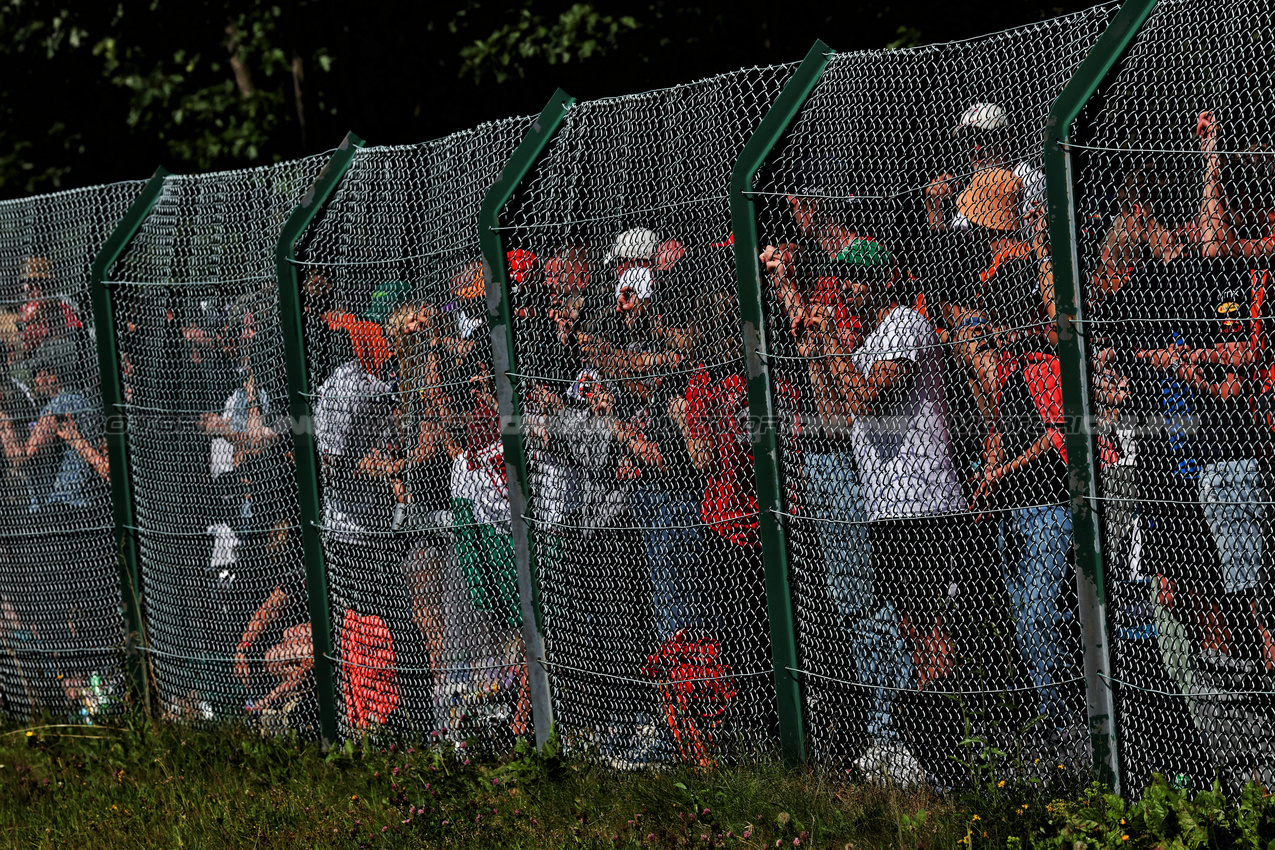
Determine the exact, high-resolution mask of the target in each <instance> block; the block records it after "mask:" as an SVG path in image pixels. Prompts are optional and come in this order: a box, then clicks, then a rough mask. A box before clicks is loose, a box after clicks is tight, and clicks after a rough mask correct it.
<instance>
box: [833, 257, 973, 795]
mask: <svg viewBox="0 0 1275 850" xmlns="http://www.w3.org/2000/svg"><path fill="white" fill-rule="evenodd" d="M847 252H848V253H847ZM847 252H843V256H845V258H846V260H847V262H849V263H850V267H851V269H853V279H852V280H851V281H850V293H851V298H852V302H853V309H854V311H855V313H856V314H857V315H858V316H859V317H860V321H861V322H862V325H863V331H864V333H865V334H866V336H865V337H864V338H863V340H862V342H860V343H859V345H858V346H857V347H856V348H855V349H854V350H853V351H851V352H848V353H843V354H842V355H841V356H834V357H833V358H832V359H831V363H830V368H831V371H832V373H833V377H834V379H835V380H836V382H837V384H838V385H839V387H840V391H841V395H842V396H843V397H844V398H845V400H846V404H847V408H848V412H849V415H850V417H851V419H852V425H851V442H852V446H853V450H854V457H855V463H856V465H857V467H858V471H859V481H860V486H861V492H862V498H863V509H864V512H865V514H866V519H867V529H868V538H869V543H870V549H871V553H872V555H871V557H872V574H873V579H874V582H875V584H876V586H877V588H878V593H879V595H881V596H883V597H885V598H886V599H887V600H888V601H887V602H886V605H885V607H884V608H883V609H882V611H888V612H890V613H891V614H892V615H893V616H896V617H897V618H898V619H897V626H898V630H899V633H900V635H901V637H902V638H903V640H904V642H905V644H906V645H907V646H908V648H909V649H910V650H911V661H912V665H907V666H909V667H912V668H913V669H915V676H916V686H917V688H918V689H923V688H924V687H925V686H926V685H927V684H929V683H931V682H933V681H934V680H935V679H938V678H941V677H942V676H944V675H946V674H947V673H949V672H950V671H951V670H952V668H953V666H954V660H953V659H954V650H953V646H952V638H951V636H950V633H949V630H948V626H947V624H945V623H944V620H943V612H944V610H945V609H946V608H947V607H948V605H949V604H950V598H951V596H952V594H953V588H954V583H953V581H952V574H951V570H952V568H953V557H954V553H953V551H952V550H953V549H954V545H955V543H956V539H955V538H954V537H953V535H952V534H951V533H950V529H948V528H947V527H946V523H948V522H950V520H948V519H947V518H946V517H945V516H944V515H945V514H954V513H960V512H962V511H963V510H964V508H965V505H964V500H963V499H962V496H961V489H960V485H959V483H958V481H957V477H956V471H955V468H954V467H953V464H952V451H951V439H950V437H949V433H948V427H947V400H946V397H945V395H944V391H943V360H942V350H941V348H940V346H939V339H938V336H937V334H936V333H935V331H934V328H933V327H931V325H930V323H929V321H928V320H927V319H926V318H925V317H924V316H922V315H921V314H920V313H918V312H917V311H915V310H913V309H910V308H908V307H903V306H901V305H900V304H899V302H898V300H897V297H896V294H895V284H896V281H897V279H898V271H897V268H896V267H895V264H894V262H893V258H892V257H891V255H890V252H889V251H888V250H886V249H885V248H884V247H883V246H882V245H881V244H880V243H879V242H875V241H873V240H870V239H857V240H855V241H854V242H852V243H851V244H850V246H849V248H848V249H847ZM936 567H937V568H938V571H937V574H936V570H935V568H936ZM877 616H878V617H879V616H880V612H878V614H877ZM880 649H881V650H885V649H888V647H882V648H880ZM908 678H909V680H910V679H911V675H910V670H909V676H908ZM894 725H896V726H897V724H894ZM896 734H897V733H896ZM859 766H860V768H861V769H863V770H864V772H865V773H876V772H884V773H886V774H887V775H890V776H895V775H899V774H902V775H909V774H912V775H914V774H915V773H917V772H919V770H920V766H919V763H917V762H916V759H915V757H914V756H913V755H912V754H911V752H910V751H908V750H907V748H906V747H905V746H904V745H903V744H902V743H901V742H900V741H898V740H897V737H895V736H890V737H887V738H885V739H882V740H878V741H876V742H874V743H873V745H872V746H871V747H870V748H869V750H868V752H867V753H866V754H865V755H864V756H863V757H862V758H861V759H860V760H859Z"/></svg>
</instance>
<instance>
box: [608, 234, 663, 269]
mask: <svg viewBox="0 0 1275 850" xmlns="http://www.w3.org/2000/svg"><path fill="white" fill-rule="evenodd" d="M659 248H660V237H659V236H657V235H656V233H655V231H654V230H648V229H647V228H645V227H632V228H629V229H628V230H626V231H624V232H623V233H621V234H620V235H619V236H617V237H616V238H615V244H614V245H612V246H611V250H610V251H607V256H606V260H604V262H607V263H611V262H614V261H616V260H653V259H655V252H656V251H658V250H659Z"/></svg>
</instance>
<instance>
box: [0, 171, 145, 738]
mask: <svg viewBox="0 0 1275 850" xmlns="http://www.w3.org/2000/svg"><path fill="white" fill-rule="evenodd" d="M141 185H142V184H141V183H140V182H128V183H116V184H112V185H109V186H95V187H92V188H89V189H79V190H76V191H71V192H61V193H58V194H54V195H44V196H41V197H35V198H28V199H25V200H21V201H8V202H5V203H2V204H0V344H2V347H0V353H2V354H3V356H4V372H5V375H4V377H3V379H0V381H2V383H0V445H2V446H3V454H2V456H0V468H3V470H4V483H3V487H2V490H0V710H3V711H4V712H5V713H6V714H7V715H8V716H10V717H22V718H30V717H35V716H38V715H39V714H40V713H41V712H45V711H47V712H49V713H50V714H51V715H53V716H55V717H59V718H65V717H70V718H73V719H76V720H83V721H84V722H90V723H91V722H93V720H94V719H95V718H97V717H99V716H102V715H104V714H108V713H111V712H113V711H114V710H115V709H117V708H119V707H122V705H123V697H124V692H125V690H126V688H125V687H124V673H123V665H122V663H121V661H122V657H121V654H120V650H121V646H122V641H123V624H122V623H121V620H120V613H119V602H120V592H119V573H118V570H117V567H116V562H115V544H114V539H113V529H114V525H113V521H112V518H111V505H110V497H109V487H108V484H107V475H108V470H107V465H106V450H105V432H104V430H103V427H102V409H101V395H100V385H99V382H98V370H97V353H96V350H95V349H94V334H93V316H92V303H91V299H90V296H89V287H88V283H89V273H90V270H91V268H92V265H93V258H94V256H95V255H96V253H97V251H98V249H99V248H100V247H101V245H102V243H103V241H105V239H106V237H107V236H109V235H110V233H111V231H112V230H113V229H114V228H115V225H116V224H117V223H118V222H119V220H120V219H121V218H122V217H123V215H124V212H125V210H127V209H128V205H129V203H130V202H131V201H132V200H133V198H135V197H136V196H137V193H138V191H139V190H140V188H141Z"/></svg>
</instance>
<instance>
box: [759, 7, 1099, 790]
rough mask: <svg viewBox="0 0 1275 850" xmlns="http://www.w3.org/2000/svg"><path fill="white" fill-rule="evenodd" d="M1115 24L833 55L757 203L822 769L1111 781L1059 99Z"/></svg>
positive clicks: (803, 638) (804, 648)
mask: <svg viewBox="0 0 1275 850" xmlns="http://www.w3.org/2000/svg"><path fill="white" fill-rule="evenodd" d="M1112 11H1113V7H1112V6H1110V5H1108V6H1102V7H1098V8H1095V9H1092V10H1089V11H1086V12H1083V13H1080V14H1077V15H1073V16H1070V17H1065V18H1059V19H1056V20H1052V21H1049V22H1046V23H1042V24H1038V25H1034V26H1029V27H1024V28H1021V29H1016V30H1011V31H1008V32H1002V33H999V34H995V35H991V36H987V37H985V38H979V39H975V40H971V41H965V42H956V43H951V44H943V45H935V46H930V47H922V48H917V49H914V50H898V51H877V52H868V53H855V54H847V55H841V56H836V57H834V58H833V59H832V60H831V62H830V64H829V66H828V68H827V69H826V71H825V72H824V74H823V76H822V78H821V79H820V81H819V83H818V85H817V87H816V88H815V90H814V91H813V92H812V94H811V97H810V98H809V100H808V101H807V102H806V104H805V106H804V107H803V109H802V111H801V112H800V114H799V115H798V117H797V118H796V120H795V121H794V123H793V125H792V128H791V130H790V132H789V135H788V138H787V139H786V140H785V141H784V142H783V143H781V144H780V146H779V147H778V148H777V149H776V151H775V153H774V154H773V156H772V157H771V160H770V162H769V163H768V164H767V166H766V167H764V168H763V170H762V172H761V174H760V177H759V179H758V181H757V185H756V193H757V194H756V196H755V197H756V200H757V203H758V216H759V228H760V233H761V240H762V244H763V246H764V247H765V253H764V254H763V262H764V266H765V268H766V278H767V282H766V301H767V324H768V329H769V330H768V341H769V351H770V355H769V356H770V358H771V362H770V369H771V375H772V381H773V390H772V391H773V397H774V402H775V408H776V414H777V418H778V422H777V423H776V425H777V428H778V430H779V433H780V435H781V454H782V468H783V476H784V481H785V492H784V501H785V513H786V515H787V516H786V518H785V522H786V528H787V536H788V545H789V550H790V555H789V562H790V565H791V566H790V570H791V581H792V587H793V595H794V606H795V609H796V618H797V628H798V637H799V650H800V664H801V668H802V669H801V676H802V685H803V690H804V694H805V698H806V710H807V717H808V725H807V731H808V734H809V738H810V742H811V746H812V748H813V751H814V757H815V758H816V759H817V760H818V761H820V762H821V763H823V764H824V765H826V766H829V767H833V768H837V769H846V770H850V771H851V772H852V773H859V774H862V775H866V776H869V777H872V776H880V775H885V776H888V777H890V778H892V779H894V780H896V781H899V782H902V783H914V782H919V781H925V779H926V778H928V779H929V780H930V781H934V782H937V783H938V784H939V785H940V786H951V785H955V784H959V783H961V782H962V781H968V776H966V775H965V772H966V771H967V770H968V769H969V768H968V767H967V766H964V765H962V763H961V762H962V761H964V762H966V763H967V764H969V763H970V759H972V758H976V757H977V756H978V751H979V750H980V749H981V746H982V744H978V745H974V746H971V745H970V744H968V743H967V744H964V745H962V744H961V743H960V742H961V741H962V739H967V740H968V739H971V738H981V739H983V740H984V741H985V742H986V743H989V744H991V745H992V746H995V747H997V748H999V749H1001V750H1003V751H1005V752H1006V753H1008V755H1007V756H1005V757H1004V758H1003V759H998V761H1000V762H1001V763H1002V764H1003V765H1005V766H1006V767H1010V766H1013V765H1016V764H1021V765H1022V769H1023V771H1024V772H1025V773H1027V774H1028V775H1038V776H1041V777H1045V776H1048V775H1049V773H1050V771H1053V772H1054V773H1055V774H1056V773H1058V765H1059V764H1071V765H1072V766H1074V767H1080V768H1084V767H1085V766H1087V763H1088V753H1087V747H1086V745H1087V734H1086V731H1087V724H1086V722H1085V716H1084V706H1083V699H1082V697H1081V684H1080V675H1081V671H1080V640H1079V630H1078V626H1077V622H1076V616H1075V610H1076V598H1075V583H1074V579H1073V576H1072V566H1071V562H1072V559H1071V545H1072V544H1071V521H1070V515H1069V511H1068V508H1067V507H1066V484H1065V481H1066V478H1065V461H1064V454H1063V444H1062V431H1061V429H1060V426H1061V413H1062V410H1061V396H1060V387H1059V383H1058V374H1059V366H1058V359H1057V357H1056V356H1055V353H1054V347H1055V344H1056V340H1055V339H1054V338H1053V337H1052V334H1051V332H1050V329H1049V318H1050V315H1051V313H1052V301H1051V298H1050V294H1049V292H1048V291H1046V278H1045V277H1044V273H1043V271H1042V270H1043V269H1046V268H1047V265H1046V264H1045V263H1044V262H1043V260H1042V258H1043V257H1045V256H1046V255H1047V246H1046V245H1045V241H1044V237H1043V224H1044V221H1043V199H1044V177H1043V173H1042V171H1041V137H1042V131H1043V128H1044V121H1045V117H1046V114H1047V113H1048V110H1049V107H1050V105H1051V104H1052V102H1053V100H1054V99H1055V98H1056V97H1057V95H1058V93H1059V92H1060V91H1061V90H1062V88H1063V86H1064V85H1065V84H1066V83H1067V81H1068V80H1069V79H1070V77H1071V74H1072V72H1073V71H1074V69H1075V68H1076V66H1077V65H1078V64H1079V62H1080V61H1081V59H1083V58H1084V56H1085V54H1086V53H1087V52H1088V50H1089V48H1090V47H1091V46H1092V45H1093V43H1094V41H1095V39H1096V38H1097V36H1098V35H1099V34H1100V33H1101V32H1102V30H1103V28H1104V27H1105V25H1106V23H1107V21H1108V20H1109V18H1110V16H1111V14H1112Z"/></svg>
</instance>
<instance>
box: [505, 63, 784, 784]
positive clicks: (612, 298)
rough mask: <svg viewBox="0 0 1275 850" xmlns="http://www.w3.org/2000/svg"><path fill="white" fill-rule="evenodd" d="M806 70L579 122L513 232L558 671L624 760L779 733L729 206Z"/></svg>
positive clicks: (548, 621) (571, 738) (510, 216)
mask: <svg viewBox="0 0 1275 850" xmlns="http://www.w3.org/2000/svg"><path fill="white" fill-rule="evenodd" d="M791 71H792V68H791V67H775V68H756V69H750V70H746V71H741V72H738V73H735V74H728V75H724V76H721V77H715V78H712V79H708V80H704V81H701V82H698V83H693V84H690V85H684V86H678V87H675V88H671V89H666V90H662V91H655V92H649V93H646V94H641V95H635V96H630V97H622V98H615V99H610V100H601V101H593V102H589V103H582V104H579V105H576V106H574V107H572V108H571V109H570V110H568V112H567V115H566V118H565V120H564V122H563V126H562V128H561V129H560V130H559V131H558V133H557V135H556V137H555V138H554V140H553V142H552V143H551V147H550V149H549V151H548V152H547V154H546V155H545V157H544V159H543V160H542V161H541V163H540V164H539V166H538V167H537V168H536V169H535V171H534V172H533V173H532V174H531V175H529V177H528V178H527V180H526V181H525V189H524V191H523V193H522V195H521V196H520V197H517V198H515V200H514V202H513V203H512V204H511V209H510V210H509V211H507V213H506V215H505V216H504V217H503V218H502V221H503V222H506V224H503V225H502V231H503V232H502V236H503V238H504V244H505V245H506V246H507V247H508V248H511V249H512V250H513V253H512V255H511V265H512V268H511V275H512V277H513V279H514V280H513V289H512V302H511V308H512V313H513V331H512V333H513V335H514V338H515V345H516V348H517V353H518V368H519V370H520V372H521V373H522V374H520V375H518V376H516V378H515V385H516V388H517V393H518V394H519V396H520V398H521V399H522V400H523V411H524V420H523V421H524V428H523V432H524V433H523V438H524V439H525V440H526V444H527V450H528V456H529V460H528V463H529V466H530V470H529V475H530V490H531V492H530V494H529V502H530V516H529V517H528V521H529V523H530V529H531V536H532V539H533V541H534V559H535V566H536V570H537V582H538V585H539V587H540V592H541V598H540V602H541V606H542V611H543V617H544V640H545V656H546V657H545V658H544V659H543V661H542V662H541V663H543V664H545V665H546V667H547V668H548V671H549V676H550V682H551V685H552V690H553V694H554V720H555V723H556V725H557V728H558V730H559V732H560V733H561V734H562V735H563V736H564V737H565V739H566V741H567V742H568V744H569V745H570V747H571V748H572V749H573V750H574V751H577V752H585V751H588V752H591V753H595V754H596V755H597V756H598V757H600V758H601V759H604V760H607V761H609V762H611V763H615V764H626V765H628V764H638V763H645V762H667V761H670V760H677V759H680V760H684V761H687V762H690V763H698V764H708V763H710V762H711V761H712V760H713V759H715V758H716V757H717V756H718V755H719V754H720V753H723V752H725V753H729V752H738V751H740V750H746V749H753V748H757V747H760V746H761V745H763V744H764V743H765V742H766V741H767V740H768V739H769V738H770V737H771V735H772V727H773V726H774V724H775V717H774V707H773V702H774V697H773V689H772V685H771V680H770V675H771V673H770V664H769V642H768V635H767V626H766V616H765V596H764V591H763V582H762V569H761V561H760V550H759V540H758V535H757V524H758V523H757V510H756V500H755V497H754V495H753V483H752V462H751V457H750V447H749V443H748V430H747V427H746V426H747V414H748V407H747V398H746V394H745V392H744V380H743V378H742V374H743V364H742V351H743V348H742V345H741V340H740V336H739V324H740V323H739V311H738V306H737V301H736V296H735V275H734V264H733V259H732V254H731V250H732V249H731V244H732V241H731V231H730V216H729V204H728V191H727V189H728V182H729V177H730V171H731V166H732V164H733V162H734V160H735V157H736V156H737V154H738V152H739V150H740V149H741V148H742V147H743V145H744V143H745V142H746V141H747V139H748V137H749V136H750V134H751V133H752V131H753V129H754V128H755V127H756V125H757V124H758V122H759V121H760V120H761V118H762V116H763V115H764V114H765V112H766V109H767V107H768V106H769V104H770V103H771V102H772V101H773V100H774V98H775V96H776V95H777V94H778V93H779V90H780V89H781V87H782V85H783V83H784V81H785V80H786V79H787V77H788V76H789V75H790V74H791Z"/></svg>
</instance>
